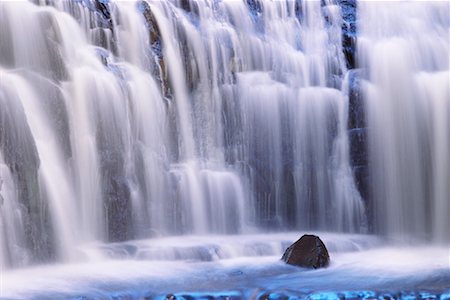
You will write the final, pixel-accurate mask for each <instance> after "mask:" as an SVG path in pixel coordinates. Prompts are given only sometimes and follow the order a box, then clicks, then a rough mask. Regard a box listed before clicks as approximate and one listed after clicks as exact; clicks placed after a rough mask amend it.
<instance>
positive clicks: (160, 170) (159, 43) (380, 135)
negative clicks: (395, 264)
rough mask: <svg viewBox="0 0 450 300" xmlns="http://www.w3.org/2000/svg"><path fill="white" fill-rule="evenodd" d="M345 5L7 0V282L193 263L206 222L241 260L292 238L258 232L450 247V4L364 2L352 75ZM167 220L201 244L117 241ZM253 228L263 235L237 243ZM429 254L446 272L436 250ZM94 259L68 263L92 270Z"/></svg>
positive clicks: (1, 178) (0, 139)
mask: <svg viewBox="0 0 450 300" xmlns="http://www.w3.org/2000/svg"><path fill="white" fill-rule="evenodd" d="M341 2H342V1H341ZM344 2H345V1H344ZM342 9H343V7H342V6H339V5H338V3H335V2H334V1H331V0H325V1H289V0H286V1H269V0H267V1H265V0H264V1H257V0H245V1H244V0H242V1H238V0H222V1H218V0H196V1H193V0H186V1H182V0H180V1H178V0H169V1H153V0H147V1H106V0H99V1H90V0H73V1H70V0H61V1H44V0H35V1H30V2H28V1H1V2H0V16H1V18H0V36H1V44H0V79H1V81H0V216H1V220H0V264H1V267H2V269H5V270H6V269H10V270H9V271H7V272H6V273H5V274H7V277H6V279H5V282H6V284H8V285H9V286H10V287H11V289H8V286H6V287H7V289H6V296H7V297H8V295H9V297H13V296H11V295H16V294H15V293H16V292H17V293H18V294H17V295H19V294H20V292H18V290H19V288H18V287H17V286H16V285H15V284H16V283H15V282H17V278H20V277H21V276H31V277H32V276H34V275H33V274H35V273H33V272H41V271H42V270H41V269H39V268H38V269H30V271H27V270H25V271H23V272H24V273H20V272H22V271H14V269H16V268H18V267H25V266H30V265H35V264H42V263H48V262H62V263H70V264H71V265H70V266H72V267H73V268H75V269H76V268H78V267H76V266H77V265H76V262H86V261H97V260H98V259H100V261H104V260H105V259H107V261H109V262H110V263H113V262H111V261H110V259H122V260H123V259H127V262H129V261H128V260H129V259H145V260H150V261H153V260H158V259H161V257H163V258H164V259H165V260H169V261H172V260H177V259H178V260H179V259H182V260H183V261H185V260H192V259H194V260H196V259H199V258H198V256H199V255H200V260H204V259H205V257H204V256H205V255H206V257H209V256H208V255H211V253H210V252H211V251H213V250H211V249H213V248H214V247H213V248H211V247H208V246H207V247H205V246H204V245H205V244H209V243H210V242H211V243H212V241H213V240H214V239H215V237H216V236H217V235H219V236H220V239H219V241H220V242H216V243H217V244H221V243H224V244H226V245H228V244H229V243H231V244H232V245H231V246H229V247H228V248H227V249H228V250H221V251H222V252H224V253H228V254H226V255H225V256H224V257H219V258H218V259H223V258H226V259H231V258H236V259H238V261H239V257H248V256H263V257H272V258H273V256H274V255H281V253H282V248H283V247H285V246H287V245H288V244H289V242H292V241H293V240H295V237H293V236H292V235H285V234H282V235H280V236H277V235H273V236H270V237H271V238H273V239H275V241H274V243H275V245H276V246H274V245H273V244H270V243H267V240H266V239H265V238H264V236H263V235H256V236H257V238H254V236H253V234H258V233H264V232H267V231H280V232H281V231H290V230H295V231H302V232H303V231H310V230H314V231H317V230H319V231H321V232H330V231H333V232H341V233H347V234H348V233H352V234H366V233H372V234H376V235H379V236H382V237H384V238H386V237H388V238H393V239H395V240H401V241H403V243H405V242H406V244H408V243H410V242H411V241H414V242H418V243H421V242H429V241H432V242H433V243H435V244H437V245H438V244H440V245H442V244H443V245H446V244H448V242H449V240H450V236H449V230H448V228H450V221H449V219H450V218H448V215H449V214H450V201H449V198H450V188H449V187H450V160H449V158H450V138H449V136H450V95H449V55H448V54H449V38H448V36H449V35H448V32H449V31H448V30H449V21H450V19H449V7H448V3H445V2H411V3H410V2H408V3H405V2H395V3H389V4H387V3H384V4H380V3H377V2H371V1H361V2H358V6H357V9H358V11H357V12H356V11H355V12H353V14H356V17H357V19H358V33H357V38H356V39H355V40H354V43H355V44H356V54H355V55H356V64H357V68H359V70H358V72H357V73H354V70H353V71H349V70H348V68H349V67H351V66H349V64H348V62H347V61H346V56H345V51H344V48H343V43H344V41H343V40H342V36H343V28H344V29H345V28H346V27H345V26H348V27H350V24H346V23H345V22H346V21H344V20H343V16H344V15H345V13H346V12H345V11H344V12H343V11H342ZM352 72H353V73H352ZM352 74H358V80H360V82H361V85H360V89H361V90H360V96H361V103H359V104H358V105H362V106H363V108H364V112H363V113H362V114H361V116H359V117H360V118H361V119H363V123H364V124H365V125H364V126H359V127H358V128H349V124H350V123H351V122H352V121H351V117H352V116H349V112H351V111H352V109H353V106H352V105H354V103H353V102H352V99H353V98H352V95H353V94H354V92H355V91H354V86H353V85H352V82H353V80H352V78H353V77H352V76H354V75H352ZM364 116H365V117H364ZM360 127H361V128H360ZM362 127H364V128H362ZM355 132H357V133H358V134H360V132H363V133H364V135H363V142H362V143H361V144H362V146H360V147H359V148H358V149H356V152H358V153H360V152H367V157H365V158H364V159H365V160H367V163H365V164H363V165H358V164H355V163H354V161H353V155H354V152H355V149H354V147H353V140H352V136H353V134H354V133H355ZM366 150H367V151H366ZM361 168H363V169H364V170H365V169H367V174H368V175H367V178H366V180H367V182H368V186H369V187H368V188H367V190H368V191H365V190H364V188H361V184H360V180H359V178H358V176H356V175H355V174H356V170H357V169H358V170H360V169H361ZM228 235H229V236H228ZM171 236H176V237H174V239H175V240H178V239H179V240H180V243H181V244H183V243H186V244H190V243H191V242H192V241H193V240H194V241H195V240H196V239H200V242H199V244H198V245H199V246H198V247H197V246H192V247H191V248H189V247H188V249H186V247H181V248H175V250H174V249H173V248H170V247H172V246H170V247H169V248H170V249H171V250H168V248H167V247H166V248H164V247H163V248H162V250H161V249H159V250H158V249H156V250H155V249H153V248H152V247H150V249H152V250H151V251H150V254H148V255H144V257H136V256H134V255H135V254H132V255H131V257H129V255H130V253H134V252H133V251H137V250H136V249H142V247H143V248H146V246H145V245H141V244H139V243H140V242H139V240H142V243H144V244H145V243H146V242H144V241H150V242H149V243H156V242H157V243H160V242H161V243H163V244H164V245H166V241H167V239H169V240H170V239H171V238H170V237H171ZM183 236H184V237H183ZM192 236H194V238H193V237H192ZM338 236H339V235H338ZM352 236H353V235H342V237H343V238H344V239H348V240H350V241H351V240H352ZM149 238H150V240H148V239H149ZM246 239H249V240H251V241H252V245H259V246H260V248H261V249H262V250H261V249H260V250H254V251H253V250H248V251H250V254H249V252H248V251H247V252H246V250H245V249H244V250H242V248H240V247H238V246H236V244H239V242H234V241H240V240H246ZM366 239H367V240H370V241H372V239H375V238H374V237H373V236H362V238H361V240H362V241H364V240H366ZM260 240H264V242H261V241H260ZM280 240H282V241H283V243H282V244H280ZM329 240H330V242H331V243H332V242H333V240H334V238H330V239H329ZM124 241H133V242H130V243H131V244H127V243H126V242H125V244H122V243H120V242H124ZM152 241H153V242H152ZM208 241H209V242H208ZM277 241H278V242H277ZM135 243H138V245H137V246H136V245H135ZM261 243H262V244H261ZM360 243H362V244H365V242H360ZM369 244H370V245H373V247H378V246H375V244H371V242H370V243H369ZM117 245H119V246H117ZM120 245H124V246H123V247H122V246H120ZM376 245H379V244H378V242H377V243H376ZM116 246H117V247H116ZM252 247H254V246H251V247H250V248H252ZM273 247H275V248H273ZM371 247H372V246H371ZM371 247H369V248H371ZM244 248H245V247H244ZM363 248H364V247H363ZM117 249H119V250H117ZM120 249H122V250H123V251H125V252H121V251H122V250H120ZM127 249H128V250H127ZM130 249H132V250H130ZM133 249H134V250H133ZM195 249H197V250H195ZM198 249H202V250H198ZM205 249H206V250H205ZM214 249H215V250H214V251H218V250H217V249H216V248H214ZM236 249H237V250H236ZM252 249H253V248H252ZM264 249H266V250H264ZM364 249H366V248H364ZM364 249H363V250H364ZM389 249H391V248H389ZM433 249H435V248H433ZM338 250H339V249H338ZM355 250H361V249H359V248H358V249H347V250H342V251H344V252H345V253H347V252H348V251H355ZM129 251H131V252H129ZM139 251H140V250H139ZM139 251H138V252H139ZM205 251H206V252H207V253H206V252H205ZM227 251H228V252H227ZM252 251H253V252H252ZM333 251H335V250H333ZM336 251H337V250H336ZM339 251H340V250H339ZM339 251H337V252H339ZM342 251H341V252H342ZM380 251H381V250H380ZM389 251H391V250H389ZM389 251H388V252H386V253H393V252H389ZM429 251H430V252H429V253H439V254H438V256H439V260H438V262H437V264H436V265H435V266H434V267H433V268H432V269H433V270H438V273H439V272H441V271H440V270H442V268H445V260H446V258H445V257H446V256H447V254H448V253H447V252H446V250H443V251H442V249H441V248H439V250H429ZM433 251H437V252H433ZM144 252H145V251H144ZM166 252H167V253H166ZM417 252H418V251H416V252H413V253H414V254H411V255H412V256H414V257H416V256H415V255H416V253H417ZM105 253H109V254H108V255H105ZM121 253H122V254H121ZM171 253H172V254H171ZM199 253H200V254H199ZM202 253H203V254H202ZM205 253H206V254H205ZM208 253H209V254H208ZM339 253H340V252H339ZM377 253H378V254H377V255H382V254H380V253H384V252H377ZM123 255H124V256H123ZM340 255H341V254H338V256H340ZM349 257H350V256H348V257H347V256H345V255H344V261H347V259H348V258H349ZM357 258H358V259H363V260H364V261H366V260H368V258H370V251H369V252H368V254H367V255H366V256H365V255H362V256H361V255H360V256H357ZM215 259H217V257H215V258H214V256H213V258H210V259H207V260H213V261H214V260H215ZM258 259H262V261H263V265H266V263H267V262H266V261H265V259H266V258H258ZM350 261H352V260H350ZM130 263H131V262H130ZM352 263H354V261H352ZM101 264H102V263H100V266H101V268H103V267H104V265H101ZM419 265H420V266H425V265H426V263H419ZM67 266H69V265H67ZM83 266H85V267H86V268H85V269H83V268H84V267H83ZM88 266H89V263H84V265H80V267H79V268H81V269H80V270H81V271H79V272H78V271H75V269H73V270H74V272H75V273H76V274H79V276H81V277H86V276H87V273H89V272H90V271H87V270H92V268H95V264H94V263H93V262H92V268H90V267H88ZM352 266H353V265H352ZM122 267H123V266H122V265H120V266H117V268H119V269H121V268H122ZM166 267H167V268H168V270H172V271H173V272H178V271H180V272H187V271H186V270H187V269H190V268H192V267H191V266H190V265H189V264H187V265H186V266H185V265H184V263H183V266H180V268H181V269H180V270H178V269H177V268H178V267H176V264H175V263H173V264H168V265H165V266H163V268H166ZM216 267H217V266H214V267H213V270H214V271H213V272H219V271H217V270H220V268H216ZM43 268H45V267H43ZM208 268H209V267H205V268H203V267H202V270H203V271H204V272H209V271H208V270H210V269H208ZM267 268H268V270H263V271H262V272H263V273H264V274H266V273H267V272H269V273H270V274H272V273H271V272H272V271H270V270H272V268H273V269H274V270H275V271H273V272H275V273H273V274H272V275H274V276H282V275H279V272H280V268H281V267H280V266H278V265H276V264H275V265H274V264H272V263H270V264H269V267H267ZM351 268H352V267H350V268H349V270H351ZM225 269H226V270H228V269H227V268H225ZM231 269H232V270H234V267H233V268H231ZM231 269H230V270H231ZM263 269H264V268H263ZM281 269H283V268H281ZM375 269H377V268H375ZM33 270H34V271H33ZM82 270H84V271H82ZM116 270H118V269H116ZM127 270H128V269H127ZM177 270H178V271H177ZM283 270H284V269H283ZM368 270H369V271H367V272H363V273H364V276H366V275H367V274H369V273H370V272H371V271H373V270H374V269H370V268H369V269H368ZM377 270H378V269H377ZM418 270H419V269H418ZM129 271H130V270H128V271H127V272H129ZM192 271H194V270H192ZM260 271H261V270H258V271H251V272H250V273H251V274H253V275H254V276H259V275H260V273H259V272H260ZM17 272H19V273H17ZM51 272H53V271H51ZM51 272H50V273H51ZM54 272H56V273H55V274H59V272H60V271H58V270H55V271H54ZM86 272H87V273H86ZM189 272H190V271H189ZM189 272H188V273H189ZM230 272H235V270H234V271H230ZM113 273H114V274H116V273H115V272H113ZM281 273H282V272H281ZM281 273H280V274H281ZM338 273H339V272H338ZM344 273H345V272H344ZM152 274H153V273H152V272H150V273H145V272H144V273H142V274H141V275H142V276H143V277H145V276H147V277H149V278H151V277H153V276H157V275H154V274H153V275H152ZM189 274H190V273H189ZM258 274H259V275H258ZM439 274H440V273H439ZM253 275H252V276H253ZM319 275H320V274H319ZM8 276H9V277H8ZM55 276H58V275H55ZM99 276H104V274H101V275H99ZM114 276H115V275H114ZM188 276H190V275H188ZM193 276H197V275H193ZM267 276H269V275H267ZM327 276H328V275H327ZM330 276H331V277H330V278H331V279H330V280H334V279H333V278H334V277H333V275H330ZM367 276H368V275H367ZM75 277H76V276H75ZM125 277H126V278H129V276H125ZM138 277H139V276H138ZM219 277H220V276H219ZM288 277H289V276H288ZM130 278H131V277H130ZM291 279H292V278H291ZM294 279H295V276H294ZM438 279H439V278H438ZM446 279H447V278H444V280H446ZM67 280H70V279H67ZM111 280H112V281H114V282H115V281H116V279H114V278H112V279H111ZM399 280H400V279H399ZM439 280H442V278H441V279H439ZM200 281H201V280H200ZM50 282H51V281H49V282H48V283H46V284H44V283H42V282H41V284H42V285H43V286H47V284H51V283H50ZM286 282H288V283H289V282H291V281H289V280H288V281H286ZM318 282H320V281H318ZM291 283H292V282H291ZM39 284H40V283H39V282H37V283H36V282H35V283H33V284H32V286H34V287H36V286H37V285H39ZM121 284H122V283H121ZM192 284H194V283H192ZM355 284H356V283H355ZM380 284H381V283H380ZM411 284H413V283H411ZM194 285H199V283H198V282H197V283H195V284H194ZM249 285H250V286H252V285H253V283H251V282H249ZM356 285H357V286H360V288H366V287H365V286H364V284H361V285H358V284H356ZM81 286H84V283H83V285H81ZM405 286H408V285H405ZM438 286H439V288H441V287H442V286H445V285H439V284H438ZM34 287H33V288H31V292H29V293H32V290H33V289H35V288H34ZM84 287H86V286H84ZM232 287H233V286H232V285H230V286H228V287H227V286H224V288H232ZM342 287H343V288H345V287H346V285H345V284H344V285H342ZM72 288H74V289H79V288H80V286H77V285H74V286H73V287H72ZM86 288H87V287H86ZM336 288H337V286H336ZM449 288H450V287H449ZM183 289H186V286H183V285H180V286H178V287H177V290H183ZM37 290H39V289H37ZM164 290H165V289H164ZM312 290H314V289H312ZM161 291H162V290H161ZM168 292H169V291H168ZM304 292H305V291H303V292H302V293H304ZM38 293H42V291H39V292H38ZM0 295H1V294H0Z"/></svg>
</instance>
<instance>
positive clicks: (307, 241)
mask: <svg viewBox="0 0 450 300" xmlns="http://www.w3.org/2000/svg"><path fill="white" fill-rule="evenodd" d="M281 259H282V260H283V261H284V262H286V263H287V264H289V265H294V266H299V267H304V268H311V269H318V268H324V267H327V266H328V265H329V263H330V256H329V255H328V250H327V248H326V247H325V244H324V243H323V242H322V240H321V239H320V238H319V237H318V236H315V235H310V234H305V235H303V236H302V237H301V238H300V239H299V240H298V241H296V242H295V243H293V244H292V245H291V246H289V247H288V248H287V249H286V251H285V252H284V254H283V257H282V258H281Z"/></svg>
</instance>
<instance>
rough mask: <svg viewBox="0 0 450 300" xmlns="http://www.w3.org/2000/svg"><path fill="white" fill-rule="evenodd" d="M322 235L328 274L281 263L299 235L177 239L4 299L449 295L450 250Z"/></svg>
mask: <svg viewBox="0 0 450 300" xmlns="http://www.w3.org/2000/svg"><path fill="white" fill-rule="evenodd" d="M319 235H320V236H321V237H322V238H323V240H324V242H325V243H326V244H327V245H328V248H329V252H330V256H331V265H330V267H329V268H327V269H321V270H305V269H302V268H297V267H292V266H289V265H286V264H284V263H283V262H281V261H280V256H281V254H282V252H283V251H284V248H285V247H286V245H289V244H290V243H292V241H294V240H295V239H297V238H298V234H265V235H252V236H242V235H239V236H210V237H206V238H205V237H200V236H186V237H173V238H163V239H152V240H146V241H130V242H127V243H124V244H114V245H111V244H109V245H104V247H102V245H92V246H91V248H90V249H85V250H84V251H85V253H86V254H88V255H89V256H90V257H91V258H94V259H95V261H92V262H89V263H85V264H65V265H56V266H51V267H49V266H42V267H35V268H30V269H27V270H16V271H11V272H8V273H6V274H5V276H4V277H3V290H2V294H1V295H2V296H3V297H4V298H5V299H16V298H17V299H20V298H28V297H35V298H36V299H48V298H53V299H77V296H78V297H79V296H81V295H84V296H86V297H91V298H94V299H112V297H128V298H127V299H142V297H144V296H152V297H153V298H154V299H165V296H166V295H167V294H168V293H173V294H175V295H190V296H191V297H194V299H204V298H202V296H203V297H205V296H207V295H209V296H212V295H213V296H220V295H222V296H226V295H235V296H238V297H239V298H238V299H253V298H255V297H256V298H257V299H258V297H260V296H262V295H263V294H264V293H267V294H272V296H273V297H275V295H278V296H280V295H284V296H292V297H293V299H311V298H316V297H317V298H320V299H339V297H338V294H341V295H342V294H345V295H346V296H347V297H351V296H353V297H358V296H359V297H361V298H362V297H364V296H372V297H377V296H378V294H377V292H376V291H380V292H382V293H381V295H382V294H383V293H386V295H388V294H389V293H391V295H393V294H400V293H402V295H403V296H404V297H406V296H409V297H412V299H417V298H419V297H420V295H419V294H415V292H417V291H423V292H424V293H425V292H426V291H429V292H431V294H430V295H437V296H438V297H439V294H441V293H442V298H441V299H446V298H445V297H448V295H449V294H448V292H449V291H450V285H449V279H450V278H449V274H448V263H449V261H448V257H449V256H448V255H449V252H448V249H446V248H440V247H423V246H420V245H415V246H414V247H408V246H405V245H403V246H399V245H398V244H389V243H388V244H386V241H382V240H380V239H378V238H376V237H373V236H372V237H371V236H363V235H336V234H326V233H319ZM243 240H244V241H245V242H243ZM42 274H45V276H42ZM24 280H26V282H27V284H26V285H25V286H24V284H23V282H24ZM445 291H447V294H445ZM424 295H425V294H424ZM257 296H258V297H257ZM308 297H309V298H308ZM416 297H417V298H416Z"/></svg>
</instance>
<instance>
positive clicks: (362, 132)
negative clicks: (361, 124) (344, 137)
mask: <svg viewBox="0 0 450 300" xmlns="http://www.w3.org/2000/svg"><path fill="white" fill-rule="evenodd" d="M348 138H349V142H350V164H351V165H352V166H367V165H368V157H369V155H368V149H367V129H366V128H355V129H352V130H349V131H348Z"/></svg>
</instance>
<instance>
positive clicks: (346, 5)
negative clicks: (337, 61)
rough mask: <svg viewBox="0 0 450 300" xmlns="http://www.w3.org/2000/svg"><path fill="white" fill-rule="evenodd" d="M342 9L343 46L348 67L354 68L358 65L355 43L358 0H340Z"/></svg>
mask: <svg viewBox="0 0 450 300" xmlns="http://www.w3.org/2000/svg"><path fill="white" fill-rule="evenodd" d="M338 4H339V6H340V7H341V10H342V19H343V21H344V22H343V24H342V48H343V51H344V55H345V58H346V61H347V68H348V69H353V68H355V66H356V61H355V45H356V1H355V0H338Z"/></svg>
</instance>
